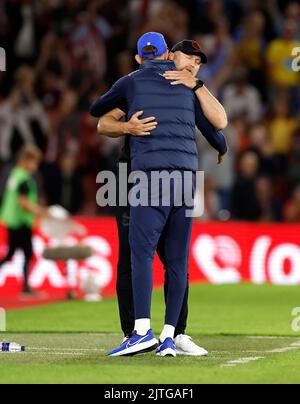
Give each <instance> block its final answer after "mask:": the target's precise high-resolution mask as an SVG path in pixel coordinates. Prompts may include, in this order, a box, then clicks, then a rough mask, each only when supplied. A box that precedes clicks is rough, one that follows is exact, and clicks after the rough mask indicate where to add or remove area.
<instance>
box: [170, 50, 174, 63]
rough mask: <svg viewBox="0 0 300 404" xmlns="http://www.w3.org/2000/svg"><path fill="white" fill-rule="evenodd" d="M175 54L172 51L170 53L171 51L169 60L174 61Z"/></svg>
mask: <svg viewBox="0 0 300 404" xmlns="http://www.w3.org/2000/svg"><path fill="white" fill-rule="evenodd" d="M174 56H175V55H174V53H173V52H170V53H169V60H172V61H173V60H174Z"/></svg>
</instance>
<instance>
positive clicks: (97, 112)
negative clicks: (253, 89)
mask: <svg viewBox="0 0 300 404" xmlns="http://www.w3.org/2000/svg"><path fill="white" fill-rule="evenodd" d="M167 70H175V65H174V63H173V62H170V61H147V62H145V63H143V64H142V65H141V67H140V69H139V70H138V71H136V72H134V73H132V74H130V75H129V76H126V77H123V78H122V79H120V80H119V81H118V82H117V83H116V84H115V85H114V86H113V87H112V89H111V90H110V91H109V92H108V93H107V94H105V95H104V96H103V97H101V98H100V99H99V100H97V101H96V102H95V104H94V105H93V106H92V108H91V114H92V115H93V116H95V117H100V116H102V115H104V114H105V113H107V112H108V111H110V110H111V109H113V108H116V107H119V108H120V109H122V110H123V111H124V112H126V113H127V119H130V118H131V117H132V115H134V114H135V113H136V112H138V111H141V110H142V111H144V114H143V117H150V116H154V117H155V118H156V120H157V122H158V126H157V128H156V130H154V131H153V132H152V133H151V135H150V136H147V137H134V136H131V137H130V150H131V164H132V170H133V171H135V170H142V171H150V170H164V169H168V170H189V171H197V170H198V156H197V146H196V131H195V127H196V126H198V128H199V129H200V130H201V132H202V133H203V135H204V136H205V137H207V139H208V140H209V142H210V143H211V144H212V145H213V147H215V148H216V149H217V150H218V151H219V152H220V153H222V154H225V153H226V151H227V145H226V140H225V137H224V135H223V134H222V133H221V132H218V131H216V130H215V129H214V128H213V126H212V125H211V124H210V123H209V122H208V121H207V119H206V118H205V117H204V115H203V112H202V110H201V107H200V104H199V103H198V100H197V99H196V97H195V95H194V94H193V92H192V91H191V90H190V89H188V88H187V87H185V86H183V85H180V86H176V87H174V86H172V85H171V84H170V82H169V81H167V80H166V79H165V78H164V77H163V73H164V72H165V71H167Z"/></svg>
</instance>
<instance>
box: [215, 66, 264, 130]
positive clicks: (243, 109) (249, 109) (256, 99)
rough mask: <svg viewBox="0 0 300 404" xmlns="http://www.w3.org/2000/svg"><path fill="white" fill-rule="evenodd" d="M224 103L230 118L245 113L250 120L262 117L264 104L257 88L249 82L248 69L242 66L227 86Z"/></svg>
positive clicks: (254, 120) (253, 120) (251, 121)
mask: <svg viewBox="0 0 300 404" xmlns="http://www.w3.org/2000/svg"><path fill="white" fill-rule="evenodd" d="M223 104H224V107H225V110H226V112H227V114H228V118H229V119H232V118H233V117H235V116H239V115H243V116H244V117H245V118H246V119H247V121H248V122H250V123H253V122H256V121H258V120H260V119H261V117H262V115H263V106H262V102H261V97H260V94H259V92H258V91H257V89H256V88H255V87H253V86H251V85H250V84H249V82H248V75H247V71H246V70H245V69H244V68H241V69H240V70H239V71H238V72H237V73H236V75H235V78H234V82H233V83H232V84H229V85H228V86H227V87H225V90H224V92H223Z"/></svg>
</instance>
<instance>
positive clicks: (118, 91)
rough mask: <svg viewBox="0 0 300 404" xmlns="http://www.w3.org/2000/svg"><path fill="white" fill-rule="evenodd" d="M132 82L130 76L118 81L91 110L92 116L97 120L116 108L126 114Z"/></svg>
mask: <svg viewBox="0 0 300 404" xmlns="http://www.w3.org/2000/svg"><path fill="white" fill-rule="evenodd" d="M130 82H131V80H130V77H129V76H125V77H123V78H121V79H120V80H118V81H117V82H116V83H115V84H114V85H113V87H112V88H111V89H110V90H109V91H108V92H107V93H106V94H104V95H102V96H101V97H100V98H98V100H96V101H95V102H94V104H93V105H92V106H91V108H90V114H91V115H92V116H93V117H95V118H101V116H103V115H105V114H107V113H108V112H109V111H111V110H112V109H115V108H119V109H121V110H122V111H123V112H124V113H126V112H127V108H128V107H127V96H128V92H129V85H130Z"/></svg>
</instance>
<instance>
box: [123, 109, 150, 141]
mask: <svg viewBox="0 0 300 404" xmlns="http://www.w3.org/2000/svg"><path fill="white" fill-rule="evenodd" d="M143 113H144V111H139V112H137V113H135V114H134V115H133V116H132V117H131V119H130V121H128V122H126V124H125V125H126V132H127V133H128V134H130V135H132V136H149V135H151V132H152V131H153V130H155V129H156V127H157V122H156V121H155V119H156V118H154V117H153V116H152V117H149V118H144V119H139V118H140V117H141V116H142V115H143Z"/></svg>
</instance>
